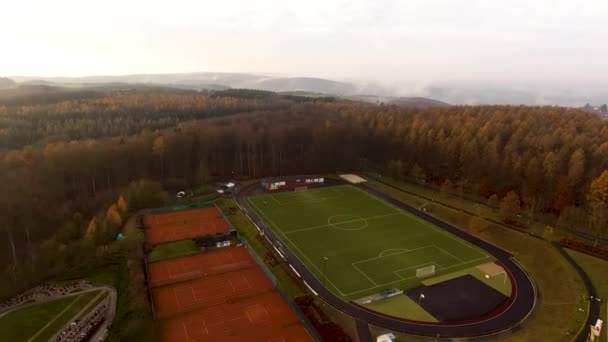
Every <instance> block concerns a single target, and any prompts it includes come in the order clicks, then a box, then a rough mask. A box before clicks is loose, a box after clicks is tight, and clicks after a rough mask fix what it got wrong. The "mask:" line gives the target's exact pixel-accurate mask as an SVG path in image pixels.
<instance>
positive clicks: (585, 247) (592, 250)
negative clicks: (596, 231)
mask: <svg viewBox="0 0 608 342" xmlns="http://www.w3.org/2000/svg"><path fill="white" fill-rule="evenodd" d="M559 244H560V245H562V246H564V247H567V248H570V249H574V250H575V251H579V252H582V253H585V254H589V255H592V256H595V257H598V258H601V259H604V260H608V248H604V247H594V246H592V245H589V244H587V243H585V242H582V241H578V240H574V239H568V238H563V239H561V240H560V241H559Z"/></svg>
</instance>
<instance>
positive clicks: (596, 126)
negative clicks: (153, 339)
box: [0, 89, 608, 269]
mask: <svg viewBox="0 0 608 342" xmlns="http://www.w3.org/2000/svg"><path fill="white" fill-rule="evenodd" d="M606 170H608V122H607V121H605V120H602V119H601V118H600V117H598V116H596V115H594V114H589V113H585V112H581V111H578V110H575V109H568V108H560V107H527V106H451V107H438V108H401V107H397V106H394V105H391V106H388V105H383V104H370V103H361V102H352V101H347V100H340V99H334V98H316V99H315V98H304V97H296V96H284V95H278V94H274V93H270V92H260V91H245V90H243V91H227V92H217V93H215V94H207V93H198V92H190V91H177V90H176V91H170V90H163V89H147V90H133V91H122V92H113V93H106V94H103V95H99V94H95V95H94V96H89V95H87V96H82V97H80V98H77V99H69V100H61V99H60V100H57V101H45V103H39V104H27V105H25V104H18V105H14V104H8V105H3V106H2V105H0V184H2V189H3V191H2V194H1V195H0V234H1V236H2V239H1V241H5V242H3V245H2V247H1V248H0V251H1V252H0V266H2V268H4V269H9V268H10V269H19V268H20V267H25V266H24V264H26V263H27V260H32V259H35V258H36V256H37V255H39V254H40V253H41V243H42V241H45V240H47V239H49V238H50V237H52V236H54V234H56V233H58V232H61V231H64V230H65V227H66V225H72V226H73V225H76V226H77V227H76V228H75V229H76V230H83V229H86V226H87V224H88V223H89V221H90V218H91V217H92V216H94V215H95V214H96V213H97V211H98V210H99V208H100V207H103V206H106V205H107V204H109V203H111V202H112V201H113V200H115V198H116V196H117V195H118V194H119V193H121V192H122V191H124V189H125V187H126V186H127V185H128V184H129V183H131V182H132V181H134V180H138V179H142V178H146V179H150V180H153V181H157V182H159V183H161V184H162V185H163V187H164V188H165V189H181V188H187V187H192V186H194V185H200V184H204V183H206V182H209V181H215V180H221V179H230V178H237V179H248V178H260V177H265V176H276V175H287V174H296V173H297V174H303V173H334V172H341V171H358V172H361V171H370V172H372V171H373V172H377V173H382V174H388V175H391V176H393V177H394V178H397V179H407V180H409V181H415V182H418V183H421V184H426V185H429V186H436V187H441V188H442V189H449V191H452V192H454V193H458V194H461V195H463V196H470V197H472V198H475V199H477V200H480V201H490V202H492V201H494V202H496V203H495V205H497V204H498V202H499V201H501V200H502V199H503V198H505V197H506V196H507V195H508V196H509V198H510V200H512V201H513V202H514V203H515V206H516V207H518V210H519V212H521V213H522V214H523V215H526V216H529V217H532V218H543V219H545V220H549V221H551V220H553V222H554V223H559V224H561V225H564V226H566V227H567V228H569V229H576V230H580V231H584V232H587V233H589V234H594V235H595V236H603V234H604V233H605V232H604V231H603V230H604V229H605V228H604V227H605V224H604V223H605V220H606V215H605V211H606V210H605V206H606V203H607V202H608V193H607V191H606V189H608V173H606V174H604V175H603V177H601V175H602V173H603V172H605V171H606ZM592 183H593V185H592ZM74 236H78V234H76V235H74ZM73 242H74V237H72V238H70V237H65V236H64V237H60V238H55V240H54V243H55V244H56V246H61V245H65V244H70V243H73Z"/></svg>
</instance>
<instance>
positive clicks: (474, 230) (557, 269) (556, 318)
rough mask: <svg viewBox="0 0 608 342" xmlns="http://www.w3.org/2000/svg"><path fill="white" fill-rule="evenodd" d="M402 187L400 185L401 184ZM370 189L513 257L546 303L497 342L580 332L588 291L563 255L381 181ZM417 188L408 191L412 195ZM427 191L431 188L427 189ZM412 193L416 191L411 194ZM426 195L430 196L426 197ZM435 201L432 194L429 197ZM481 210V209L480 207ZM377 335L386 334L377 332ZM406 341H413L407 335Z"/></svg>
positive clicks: (556, 338)
mask: <svg viewBox="0 0 608 342" xmlns="http://www.w3.org/2000/svg"><path fill="white" fill-rule="evenodd" d="M397 184H401V183H397ZM368 185H369V186H371V187H373V188H375V189H378V190H379V191H382V192H385V193H387V194H389V195H390V196H392V197H394V198H396V199H398V200H400V201H402V202H404V203H406V204H409V205H411V206H415V207H420V206H421V205H424V206H425V208H427V213H429V214H431V215H433V216H435V217H437V218H439V219H441V220H443V221H445V222H448V223H450V224H452V225H454V226H456V227H459V228H461V229H463V230H465V231H468V232H470V233H471V234H473V235H476V236H478V237H480V238H482V239H484V240H486V241H488V242H490V243H492V244H494V245H496V246H498V247H501V248H503V249H505V250H507V251H509V252H511V253H513V254H514V255H515V259H516V260H517V261H518V262H519V263H520V264H521V265H522V266H523V267H524V268H525V269H526V271H527V272H528V273H529V274H530V276H531V277H532V278H533V279H534V280H535V282H536V285H537V287H538V289H539V291H540V293H541V294H542V302H541V303H540V305H539V306H538V307H537V309H536V311H535V313H534V315H533V316H532V317H530V318H529V319H528V320H527V321H526V323H525V328H524V329H522V330H520V331H518V332H516V333H514V334H513V335H508V336H504V337H499V338H497V339H499V340H504V341H541V340H542V341H570V339H571V338H572V335H571V334H573V333H575V332H576V331H578V330H579V328H580V326H581V322H582V321H583V320H584V319H585V316H586V313H581V312H580V311H579V308H580V307H581V306H582V303H581V296H582V295H583V294H584V293H585V288H584V285H583V283H582V281H581V280H580V278H579V276H578V274H577V273H576V272H575V270H574V269H573V268H572V266H571V265H570V264H568V263H567V261H566V260H565V259H564V258H563V257H562V256H561V255H560V254H559V252H558V251H557V250H556V249H555V248H554V247H553V246H552V245H551V244H550V243H549V242H548V241H544V240H540V239H536V238H533V237H530V236H528V235H526V234H522V233H520V232H517V231H515V230H512V229H509V228H506V227H504V226H501V225H498V224H495V223H492V222H490V221H487V220H484V219H482V218H480V217H477V216H472V215H469V214H466V213H464V212H462V211H460V210H454V209H451V208H448V207H446V206H443V205H442V204H440V203H438V201H440V200H441V198H440V197H439V195H438V194H439V193H436V194H435V195H436V196H435V197H434V198H435V200H436V201H435V202H429V201H427V200H425V199H421V198H420V197H417V196H415V195H410V194H407V193H404V192H401V191H399V190H396V189H394V188H391V187H389V186H386V185H384V184H382V183H379V182H376V181H374V180H370V182H369V183H368ZM412 190H415V189H412V188H411V187H410V188H409V191H412ZM426 191H428V189H427V190H426ZM412 192H413V191H412ZM425 195H426V196H425V197H429V196H428V195H429V194H428V193H425ZM431 197H432V196H431ZM450 201H451V202H450V205H453V206H455V207H457V205H456V204H458V203H456V201H459V202H461V203H460V204H458V205H460V206H470V205H471V204H467V203H466V201H465V200H463V199H457V198H451V199H450ZM477 205H478V206H480V207H481V209H482V210H485V209H483V207H484V206H483V205H480V204H477ZM374 332H375V333H381V332H382V330H380V329H374ZM403 340H405V341H409V340H411V338H409V337H407V336H403Z"/></svg>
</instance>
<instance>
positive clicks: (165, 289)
mask: <svg viewBox="0 0 608 342" xmlns="http://www.w3.org/2000/svg"><path fill="white" fill-rule="evenodd" d="M272 288H273V287H272V284H271V283H270V282H269V281H268V279H266V276H265V275H264V273H263V272H262V270H260V269H259V268H248V269H244V270H239V271H232V272H227V273H222V274H219V275H211V276H203V277H202V278H199V279H195V280H188V281H184V282H181V283H177V284H172V285H167V286H161V287H155V288H153V289H152V298H153V300H154V309H155V314H156V316H157V317H167V316H170V315H175V314H178V313H182V312H187V311H191V310H194V309H196V308H204V307H209V306H213V305H220V304H224V303H229V302H236V301H239V300H242V299H244V298H247V297H251V296H255V295H259V294H262V293H264V292H269V291H271V290H272Z"/></svg>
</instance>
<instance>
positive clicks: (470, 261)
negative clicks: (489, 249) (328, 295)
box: [343, 257, 490, 296]
mask: <svg viewBox="0 0 608 342" xmlns="http://www.w3.org/2000/svg"><path fill="white" fill-rule="evenodd" d="M484 259H490V258H489V257H483V258H478V259H473V260H469V261H467V262H463V263H460V264H456V265H452V266H448V267H443V268H442V269H440V271H445V270H449V269H451V268H454V267H459V266H462V265H465V264H470V263H474V262H477V261H480V260H484ZM422 265H424V264H422ZM418 266H420V265H418ZM414 278H416V276H413V277H407V278H403V279H399V280H395V281H391V282H388V283H384V284H381V285H378V286H372V287H368V288H366V289H363V290H358V291H354V292H350V293H346V294H343V296H352V295H354V294H357V293H361V292H366V291H370V290H373V289H377V288H379V287H383V286H387V285H391V284H395V283H399V282H402V281H406V280H410V279H414Z"/></svg>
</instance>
